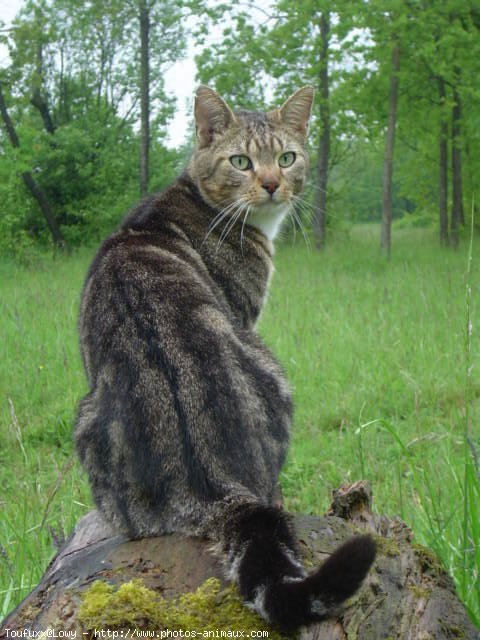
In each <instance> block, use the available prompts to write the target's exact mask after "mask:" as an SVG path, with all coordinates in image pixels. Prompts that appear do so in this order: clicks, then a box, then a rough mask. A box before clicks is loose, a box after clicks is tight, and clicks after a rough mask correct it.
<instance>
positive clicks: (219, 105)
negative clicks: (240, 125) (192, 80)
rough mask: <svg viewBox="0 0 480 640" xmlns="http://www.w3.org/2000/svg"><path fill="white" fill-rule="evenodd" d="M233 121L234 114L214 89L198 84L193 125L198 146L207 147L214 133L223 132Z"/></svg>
mask: <svg viewBox="0 0 480 640" xmlns="http://www.w3.org/2000/svg"><path fill="white" fill-rule="evenodd" d="M234 122H235V115H234V113H233V111H232V110H231V109H230V107H229V106H228V104H227V103H226V102H225V100H224V99H223V98H221V97H220V96H219V95H218V93H217V92H216V91H214V90H213V89H210V87H207V86H205V85H200V86H199V87H198V89H197V93H196V96H195V125H196V128H197V138H198V147H199V148H200V149H201V148H202V147H207V146H208V145H209V144H210V143H211V142H212V140H213V137H214V136H215V134H219V133H223V131H225V130H226V129H227V127H228V126H229V125H231V124H233V123H234Z"/></svg>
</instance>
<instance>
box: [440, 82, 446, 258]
mask: <svg viewBox="0 0 480 640" xmlns="http://www.w3.org/2000/svg"><path fill="white" fill-rule="evenodd" d="M438 92H439V95H440V104H441V109H442V114H441V121H440V146H439V151H440V153H439V164H438V169H439V172H438V177H439V180H438V197H439V202H438V212H439V218H440V244H441V245H443V246H447V245H448V121H447V118H446V114H445V81H444V80H443V78H439V80H438Z"/></svg>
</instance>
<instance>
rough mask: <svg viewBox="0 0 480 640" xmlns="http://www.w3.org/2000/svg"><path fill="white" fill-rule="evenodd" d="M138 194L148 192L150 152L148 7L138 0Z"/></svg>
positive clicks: (144, 2) (145, 3)
mask: <svg viewBox="0 0 480 640" xmlns="http://www.w3.org/2000/svg"><path fill="white" fill-rule="evenodd" d="M139 8H140V15H139V17H140V194H141V195H142V196H144V195H145V194H146V193H148V179H149V153H150V59H149V57H150V51H149V35H150V8H149V7H148V5H147V0H140V5H139Z"/></svg>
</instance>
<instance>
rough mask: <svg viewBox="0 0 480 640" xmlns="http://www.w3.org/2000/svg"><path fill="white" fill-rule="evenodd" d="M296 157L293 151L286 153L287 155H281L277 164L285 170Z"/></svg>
mask: <svg viewBox="0 0 480 640" xmlns="http://www.w3.org/2000/svg"><path fill="white" fill-rule="evenodd" d="M296 157H297V156H296V155H295V154H294V153H293V151H287V153H282V155H281V156H280V158H279V159H278V164H279V165H280V166H281V167H283V168H285V167H290V166H291V165H292V164H293V163H294V162H295V158H296Z"/></svg>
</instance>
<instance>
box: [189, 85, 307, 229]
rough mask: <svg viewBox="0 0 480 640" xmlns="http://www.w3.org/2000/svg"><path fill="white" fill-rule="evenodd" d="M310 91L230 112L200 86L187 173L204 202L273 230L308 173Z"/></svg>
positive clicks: (218, 97)
mask: <svg viewBox="0 0 480 640" xmlns="http://www.w3.org/2000/svg"><path fill="white" fill-rule="evenodd" d="M313 94H314V91H313V89H312V87H308V86H307V87H303V88H302V89H299V90H298V91H297V92H296V93H294V94H293V95H292V96H291V97H290V98H289V99H288V100H287V101H286V102H285V103H284V104H283V105H282V106H281V107H280V108H278V109H274V110H273V111H269V112H267V113H263V112H258V111H243V110H242V111H237V112H235V113H234V112H233V111H232V110H231V109H230V107H229V106H228V105H227V104H226V102H225V101H224V100H223V99H222V98H221V97H220V96H219V95H218V94H217V93H216V92H215V91H213V89H210V88H209V87H206V86H201V87H199V88H198V90H197V94H196V98H195V124H196V130H197V149H196V150H195V152H194V154H193V156H192V159H191V162H190V165H189V172H190V175H191V176H192V178H193V180H194V181H195V183H196V184H197V187H198V188H199V190H200V192H201V194H202V196H203V198H204V199H205V200H206V202H208V203H209V204H210V205H211V206H213V207H214V208H216V209H219V210H224V211H226V212H227V215H229V216H231V215H238V218H239V219H241V220H242V219H243V218H244V217H245V216H246V219H247V222H248V223H250V224H254V225H255V226H258V227H259V228H261V229H262V230H263V231H264V232H265V233H266V234H267V235H269V236H270V237H273V236H274V235H275V233H276V231H277V228H278V224H279V222H280V221H281V218H282V217H283V216H284V215H285V213H286V211H287V210H288V208H289V207H290V205H291V204H292V203H293V202H294V200H295V197H296V196H297V195H298V194H299V193H300V192H301V191H302V189H303V186H304V183H305V180H306V177H307V169H308V156H307V152H306V150H305V141H306V135H307V127H308V121H309V118H310V114H311V111H312V103H313Z"/></svg>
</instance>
